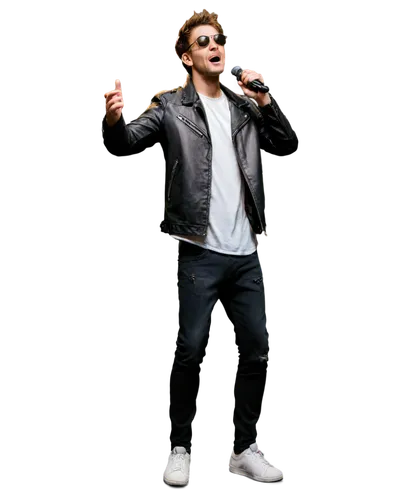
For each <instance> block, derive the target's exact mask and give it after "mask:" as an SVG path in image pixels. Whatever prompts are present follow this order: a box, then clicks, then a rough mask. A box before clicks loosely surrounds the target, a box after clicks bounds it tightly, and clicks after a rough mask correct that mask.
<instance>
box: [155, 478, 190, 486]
mask: <svg viewBox="0 0 400 500" xmlns="http://www.w3.org/2000/svg"><path fill="white" fill-rule="evenodd" d="M162 482H163V483H164V484H165V486H167V487H168V488H186V487H187V486H188V485H189V483H190V480H189V481H188V482H187V483H174V482H173V481H171V482H170V481H166V480H165V479H162Z"/></svg>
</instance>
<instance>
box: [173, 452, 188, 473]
mask: <svg viewBox="0 0 400 500" xmlns="http://www.w3.org/2000/svg"><path fill="white" fill-rule="evenodd" d="M184 463H185V458H184V454H183V453H176V454H175V453H174V454H173V455H172V469H171V470H172V471H175V470H182V469H183V465H184Z"/></svg>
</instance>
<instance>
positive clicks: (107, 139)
mask: <svg viewBox="0 0 400 500" xmlns="http://www.w3.org/2000/svg"><path fill="white" fill-rule="evenodd" d="M163 117H164V105H163V104H162V102H161V100H160V99H159V98H158V97H157V96H154V97H153V98H152V100H151V103H150V106H149V107H148V108H147V109H146V111H144V112H143V113H142V114H141V115H140V116H139V117H138V118H136V120H133V121H131V122H130V123H128V124H126V123H125V120H124V117H123V115H122V114H121V118H120V119H119V120H118V122H117V123H116V124H115V125H113V126H112V127H110V126H108V125H107V121H106V117H105V116H104V118H103V123H102V132H103V141H104V145H105V147H106V148H107V150H108V151H109V152H110V153H111V154H113V155H115V156H127V155H134V154H137V153H141V152H142V151H144V150H145V149H146V148H150V147H151V146H153V145H154V144H155V143H156V142H159V141H160V129H161V123H162V120H163Z"/></svg>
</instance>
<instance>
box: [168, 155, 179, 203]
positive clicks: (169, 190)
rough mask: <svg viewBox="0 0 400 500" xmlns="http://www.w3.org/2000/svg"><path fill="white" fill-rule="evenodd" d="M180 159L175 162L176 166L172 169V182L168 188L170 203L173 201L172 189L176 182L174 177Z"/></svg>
mask: <svg viewBox="0 0 400 500" xmlns="http://www.w3.org/2000/svg"><path fill="white" fill-rule="evenodd" d="M178 163H179V161H178V159H176V160H175V163H174V166H173V167H172V172H171V180H170V181H169V186H168V201H170V200H171V188H172V183H173V182H174V177H175V172H176V169H177V167H178Z"/></svg>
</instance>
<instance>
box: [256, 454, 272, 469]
mask: <svg viewBox="0 0 400 500" xmlns="http://www.w3.org/2000/svg"><path fill="white" fill-rule="evenodd" d="M252 455H253V457H254V460H259V461H260V462H261V463H262V466H263V468H264V469H268V467H273V466H272V465H271V464H270V463H269V462H268V460H266V459H265V458H264V453H263V452H262V451H260V450H257V451H253V452H252Z"/></svg>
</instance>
